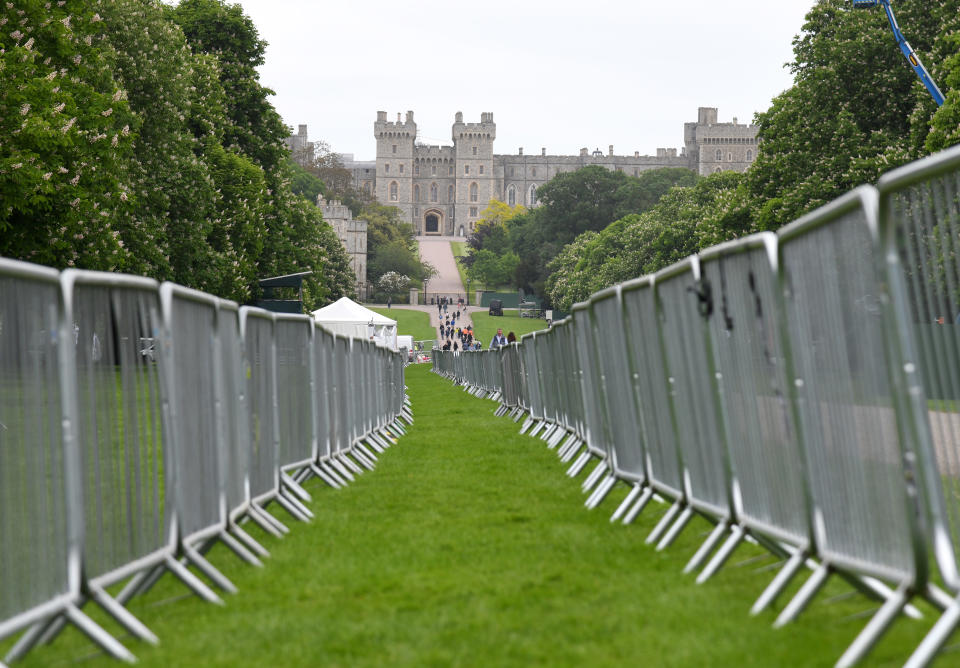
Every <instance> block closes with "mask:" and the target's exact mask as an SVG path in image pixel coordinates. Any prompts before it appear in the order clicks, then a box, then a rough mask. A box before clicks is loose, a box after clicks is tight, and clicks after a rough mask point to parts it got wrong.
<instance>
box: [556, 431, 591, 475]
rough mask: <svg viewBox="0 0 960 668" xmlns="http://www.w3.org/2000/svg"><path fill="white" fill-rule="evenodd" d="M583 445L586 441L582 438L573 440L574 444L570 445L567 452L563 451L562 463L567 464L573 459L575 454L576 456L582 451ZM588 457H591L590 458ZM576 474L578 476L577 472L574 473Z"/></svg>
mask: <svg viewBox="0 0 960 668" xmlns="http://www.w3.org/2000/svg"><path fill="white" fill-rule="evenodd" d="M583 445H584V441H583V440H582V439H580V438H578V439H577V440H575V441H574V442H573V445H572V446H570V449H569V450H567V451H566V452H565V453H563V456H562V457H561V458H560V463H561V464H566V463H567V462H569V461H570V460H571V459H573V458H574V456H575V455H576V454H577V453H578V452H580V448H582V447H583ZM588 459H589V458H588ZM574 476H576V474H574Z"/></svg>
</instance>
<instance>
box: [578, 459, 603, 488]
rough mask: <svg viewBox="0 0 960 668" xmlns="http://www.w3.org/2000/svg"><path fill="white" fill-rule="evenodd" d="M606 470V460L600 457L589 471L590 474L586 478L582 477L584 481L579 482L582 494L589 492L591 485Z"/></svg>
mask: <svg viewBox="0 0 960 668" xmlns="http://www.w3.org/2000/svg"><path fill="white" fill-rule="evenodd" d="M606 472H607V462H606V460H604V459H601V460H600V461H598V462H597V465H596V466H595V467H594V468H593V470H592V471H591V472H590V475H588V476H587V477H586V479H584V481H583V482H582V483H581V484H580V491H582V492H583V493H584V494H586V493H587V492H589V491H590V490H591V489H593V486H594V485H596V484H597V482H598V481H599V480H600V478H601V477H603V474H604V473H606Z"/></svg>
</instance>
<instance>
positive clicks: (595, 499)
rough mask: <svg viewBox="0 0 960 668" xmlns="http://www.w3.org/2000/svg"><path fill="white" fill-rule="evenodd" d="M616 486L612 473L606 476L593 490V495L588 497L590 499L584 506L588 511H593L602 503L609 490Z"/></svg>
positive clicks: (615, 479)
mask: <svg viewBox="0 0 960 668" xmlns="http://www.w3.org/2000/svg"><path fill="white" fill-rule="evenodd" d="M616 484H617V476H615V475H614V474H612V473H610V474H608V475H607V477H606V478H604V479H603V482H601V483H600V484H599V485H597V489H596V490H594V492H593V494H591V495H590V498H589V499H587V501H586V503H585V504H584V505H585V506H586V507H587V508H588V509H590V510H593V509H594V508H596V507H597V506H599V505H600V504H601V503H603V500H604V499H605V498H607V494H609V493H610V490H612V489H613V487H614V485H616Z"/></svg>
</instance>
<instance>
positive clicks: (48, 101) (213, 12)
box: [0, 0, 352, 305]
mask: <svg viewBox="0 0 960 668" xmlns="http://www.w3.org/2000/svg"><path fill="white" fill-rule="evenodd" d="M0 27H2V29H0V76H2V78H3V81H4V85H3V86H2V87H0V201H2V203H3V204H2V206H0V254H3V255H7V256H11V257H16V258H21V259H25V260H30V261H33V262H38V263H42V264H47V265H51V266H54V267H68V266H78V267H85V268H92V269H105V270H117V271H126V272H131V273H137V274H144V275H148V276H153V277H155V278H158V279H170V280H174V281H177V282H179V283H182V284H185V285H188V286H190V287H196V288H200V289H203V290H208V291H210V292H214V293H216V294H219V295H221V296H225V297H230V298H233V299H237V300H240V301H248V300H249V299H251V298H252V297H253V296H255V294H256V290H257V287H256V280H257V278H258V277H262V276H266V275H275V274H278V273H288V272H292V271H301V270H308V269H312V270H313V271H314V276H313V278H312V280H311V281H310V284H309V285H308V290H307V293H308V294H309V295H311V299H314V300H320V299H324V298H326V297H327V296H339V295H340V294H342V293H344V292H345V291H347V290H349V289H350V286H351V284H352V274H351V273H350V271H349V262H348V259H347V257H346V253H345V252H344V251H343V249H342V246H341V245H340V243H339V241H338V240H337V238H336V236H335V235H334V234H333V231H332V229H331V228H330V227H329V225H327V224H326V223H324V222H323V220H322V217H321V216H320V214H319V211H318V210H317V209H316V207H313V206H309V205H307V204H306V203H305V201H304V200H303V199H302V198H301V197H299V196H296V195H294V193H293V192H292V189H291V181H292V178H293V172H292V170H291V168H290V167H289V164H288V158H287V156H288V153H287V151H286V147H285V146H284V145H283V141H282V140H283V138H284V137H285V136H286V128H284V126H283V123H282V122H281V120H280V117H279V115H278V114H277V113H276V111H275V110H274V109H273V107H272V106H271V105H270V103H269V102H268V101H267V95H268V94H269V93H270V91H269V90H267V89H266V88H264V87H262V86H261V85H260V83H259V80H258V75H257V72H256V69H255V68H256V66H257V65H259V64H262V62H263V54H264V49H265V46H266V45H265V43H264V42H263V41H262V40H260V39H259V36H258V35H257V32H256V28H255V27H254V26H253V23H252V22H251V21H250V19H249V18H248V17H246V16H244V14H243V12H242V9H241V8H240V6H239V5H227V4H224V3H223V2H220V1H219V0H184V1H183V2H181V3H180V5H178V6H177V7H168V6H165V5H164V4H162V3H161V2H159V0H110V1H107V0H77V1H76V2H70V3H50V2H35V1H33V0H25V1H21V2H17V3H9V2H8V3H5V4H4V5H2V6H0ZM344 268H346V271H344ZM311 305H312V304H311Z"/></svg>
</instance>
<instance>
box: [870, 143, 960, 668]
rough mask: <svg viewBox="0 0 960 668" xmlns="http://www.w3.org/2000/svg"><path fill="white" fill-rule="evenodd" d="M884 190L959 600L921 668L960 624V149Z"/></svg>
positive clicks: (918, 426)
mask: <svg viewBox="0 0 960 668" xmlns="http://www.w3.org/2000/svg"><path fill="white" fill-rule="evenodd" d="M879 190H880V197H881V207H880V210H881V237H882V240H883V247H884V251H885V254H884V255H885V258H886V260H887V262H888V265H889V266H890V269H891V275H892V280H891V286H892V290H893V297H894V299H893V304H894V306H895V307H896V308H897V315H898V322H899V325H900V331H899V332H898V334H899V336H900V341H901V345H902V346H903V347H904V348H905V349H906V350H907V351H908V353H907V357H908V360H907V364H906V365H905V371H906V373H905V376H906V381H905V382H906V384H907V389H908V396H909V397H910V398H911V399H912V400H913V401H912V402H909V403H908V404H907V409H908V410H909V411H910V412H911V414H912V415H911V417H912V422H911V424H910V428H911V429H912V432H911V434H912V436H913V437H914V438H915V439H916V442H917V450H918V462H917V465H918V467H919V468H920V473H921V476H922V478H921V479H922V483H923V486H924V488H925V493H926V494H925V497H926V500H927V502H928V505H929V520H928V521H929V522H930V534H931V549H932V551H933V555H934V557H935V561H936V563H937V565H938V568H939V571H940V573H941V577H942V578H943V583H944V584H945V585H946V586H947V587H948V588H949V589H950V590H951V591H952V592H953V594H954V596H955V598H954V599H953V600H950V601H948V602H947V604H946V609H945V611H944V613H943V615H942V616H941V617H940V619H939V620H938V621H937V623H936V624H935V625H934V627H933V628H932V629H931V631H930V632H929V633H928V635H927V637H926V638H925V639H924V641H923V642H922V643H921V644H920V646H919V647H918V648H917V650H916V651H915V652H914V654H913V655H912V656H911V657H910V659H909V661H908V662H907V666H910V667H917V666H924V665H926V664H927V663H928V662H929V661H931V660H932V659H933V657H934V655H935V654H936V652H937V651H938V650H939V649H940V647H941V646H942V645H943V644H944V643H945V642H946V640H947V639H948V638H949V636H950V634H951V633H952V632H953V631H954V630H955V629H956V628H957V626H958V625H960V572H958V564H957V556H958V554H960V502H958V498H960V412H958V408H957V400H958V399H960V337H958V334H957V332H958V328H960V290H958V288H960V260H958V257H957V245H958V242H957V239H958V229H960V147H954V148H952V149H950V150H948V151H944V152H943V153H940V154H938V155H934V156H931V157H929V158H926V159H924V160H920V161H918V162H915V163H912V164H910V165H907V166H905V167H902V168H900V169H898V170H896V171H894V172H891V173H890V174H888V175H886V176H884V177H883V178H882V179H881V180H880V183H879ZM931 593H933V592H931Z"/></svg>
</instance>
